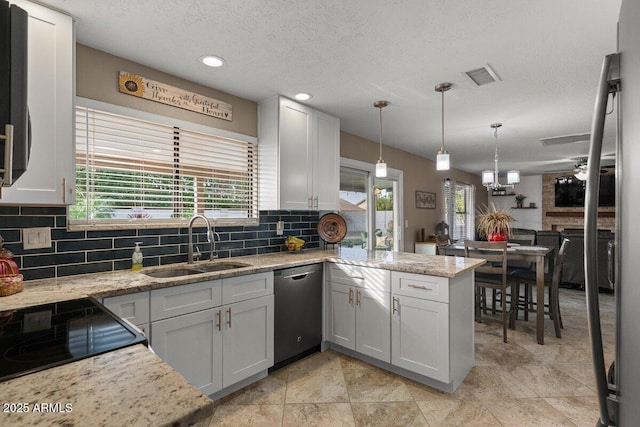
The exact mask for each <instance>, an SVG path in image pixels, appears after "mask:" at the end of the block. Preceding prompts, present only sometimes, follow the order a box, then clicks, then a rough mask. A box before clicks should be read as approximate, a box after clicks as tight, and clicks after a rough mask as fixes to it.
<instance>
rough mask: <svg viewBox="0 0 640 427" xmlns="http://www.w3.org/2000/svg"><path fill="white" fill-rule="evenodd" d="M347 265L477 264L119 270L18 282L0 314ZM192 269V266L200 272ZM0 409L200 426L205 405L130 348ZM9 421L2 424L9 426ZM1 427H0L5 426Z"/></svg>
mask: <svg viewBox="0 0 640 427" xmlns="http://www.w3.org/2000/svg"><path fill="white" fill-rule="evenodd" d="M324 261H329V262H335V263H348V264H352V265H360V266H367V267H376V268H383V269H387V270H393V271H402V272H409V273H417V274H427V275H435V276H443V277H450V278H451V277H456V276H459V275H462V274H465V273H468V272H470V271H471V270H473V269H474V268H475V267H477V266H479V265H481V264H483V263H484V262H485V261H484V260H478V259H470V258H462V257H454V256H435V255H422V254H413V253H398V252H385V251H365V250H362V249H344V248H343V249H341V251H337V250H336V251H321V250H317V251H307V252H302V253H274V254H264V255H254V256H245V257H234V258H230V259H220V260H216V261H213V262H212V263H219V262H234V263H244V264H247V266H246V267H242V268H237V269H233V270H225V271H222V272H212V273H202V274H194V275H189V276H181V277H178V278H166V279H158V278H152V277H149V276H146V275H145V274H144V273H145V272H149V271H156V270H163V269H171V268H176V267H185V266H187V265H186V264H185V263H183V264H172V265H167V266H163V267H148V268H144V269H143V270H142V271H141V272H132V271H129V270H121V271H115V272H109V273H96V274H86V275H78V276H69V277H61V278H57V279H43V280H33V281H28V282H25V290H24V291H22V292H20V293H18V294H14V295H11V296H8V297H2V298H0V312H2V311H5V310H13V309H18V308H23V307H29V306H34V305H39V304H46V303H52V302H56V301H63V300H69V299H76V298H82V297H86V296H93V297H96V298H98V299H100V298H102V297H107V296H114V295H121V294H127V293H133V292H140V291H146V290H151V289H158V288H166V287H170V286H177V285H182V284H187V283H193V282H201V281H205V280H213V279H218V278H224V277H233V276H240V275H246V274H251V273H257V272H262V271H271V270H275V269H280V268H287V267H295V266H300V265H305V264H310V263H319V262H324ZM206 264H208V262H207V263H199V264H197V265H196V266H198V265H206ZM0 387H1V390H2V393H1V394H2V402H3V403H4V402H31V405H32V406H33V403H35V402H41V403H61V404H62V405H63V406H64V404H66V403H71V404H72V408H73V410H72V412H70V413H39V414H34V413H29V414H16V413H14V414H6V413H0V425H25V426H26V425H38V424H39V423H40V424H42V425H49V424H60V425H96V426H97V425H105V426H106V425H165V424H170V425H176V426H182V425H189V424H200V423H201V422H202V423H203V424H204V425H207V423H208V419H209V418H211V416H212V413H213V402H212V401H211V400H210V399H209V398H208V397H206V396H204V395H202V393H200V392H199V391H198V390H197V389H196V388H194V387H193V386H191V385H190V384H189V383H188V382H187V381H186V380H185V379H184V378H183V377H182V376H180V375H179V374H178V373H176V372H175V371H174V370H173V369H171V368H170V367H169V366H168V365H167V364H165V363H164V362H162V360H161V359H160V358H158V357H157V356H155V355H153V354H152V353H151V352H149V351H148V350H147V349H146V347H144V346H142V345H137V346H133V347H127V348H124V349H120V350H117V351H113V352H109V353H106V354H103V355H99V356H95V357H92V358H88V359H84V360H81V361H77V362H73V363H69V364H66V365H62V366H59V367H55V368H51V369H47V370H44V371H40V372H37V373H34V374H30V375H26V376H23V377H19V378H16V379H13V380H10V381H7V382H4V383H2V384H1V385H0ZM9 417H10V418H9ZM5 420H6V421H8V423H7V422H5Z"/></svg>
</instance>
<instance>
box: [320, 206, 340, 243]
mask: <svg viewBox="0 0 640 427" xmlns="http://www.w3.org/2000/svg"><path fill="white" fill-rule="evenodd" d="M318 234H319V235H320V237H321V238H322V240H324V241H325V242H327V243H340V242H341V241H342V239H344V236H346V235H347V223H346V222H345V221H344V218H342V217H341V216H340V215H338V214H335V213H328V214H325V215H322V218H320V221H318Z"/></svg>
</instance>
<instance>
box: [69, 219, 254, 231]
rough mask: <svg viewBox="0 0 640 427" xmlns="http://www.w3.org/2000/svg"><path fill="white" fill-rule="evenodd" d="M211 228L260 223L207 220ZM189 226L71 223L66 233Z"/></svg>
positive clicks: (182, 225)
mask: <svg viewBox="0 0 640 427" xmlns="http://www.w3.org/2000/svg"><path fill="white" fill-rule="evenodd" d="M209 221H210V222H211V226H212V227H231V226H247V227H251V226H256V225H258V224H259V223H260V221H259V220H258V219H257V218H255V219H242V220H239V219H236V220H224V221H222V220H219V219H213V218H209ZM203 224H204V223H200V222H198V223H197V226H198V227H201V226H202V225H203ZM188 225H189V220H188V219H185V220H181V221H173V222H165V221H157V222H156V221H149V220H146V221H123V222H118V223H115V222H111V223H108V224H101V223H99V222H94V223H71V224H69V223H68V224H67V230H68V231H86V230H132V229H133V230H139V229H148V228H186V227H187V226H188Z"/></svg>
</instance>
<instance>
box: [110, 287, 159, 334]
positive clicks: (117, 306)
mask: <svg viewBox="0 0 640 427" xmlns="http://www.w3.org/2000/svg"><path fill="white" fill-rule="evenodd" d="M102 304H103V305H104V306H105V307H107V308H108V309H109V310H111V311H112V312H113V313H114V314H115V315H117V316H118V317H120V318H122V319H126V320H128V321H129V322H131V323H133V324H134V325H137V326H140V325H142V324H143V323H149V292H137V293H135V294H128V295H118V296H116V297H107V298H103V299H102Z"/></svg>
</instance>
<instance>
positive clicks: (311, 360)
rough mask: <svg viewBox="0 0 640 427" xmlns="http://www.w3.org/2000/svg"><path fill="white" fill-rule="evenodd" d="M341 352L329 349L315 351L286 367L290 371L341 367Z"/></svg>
mask: <svg viewBox="0 0 640 427" xmlns="http://www.w3.org/2000/svg"><path fill="white" fill-rule="evenodd" d="M340 360H341V359H340V354H339V353H337V352H335V351H332V350H327V351H324V352H322V353H314V354H312V355H310V356H307V357H305V358H304V359H300V360H298V361H296V362H294V363H292V364H291V365H289V366H287V367H286V369H287V370H288V371H289V372H292V371H312V370H317V369H325V368H326V369H338V370H339V369H340V368H341V364H340Z"/></svg>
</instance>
